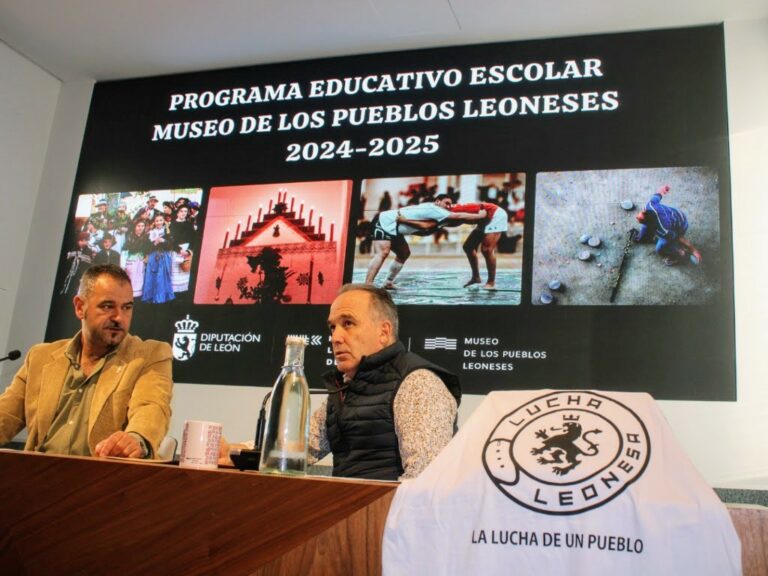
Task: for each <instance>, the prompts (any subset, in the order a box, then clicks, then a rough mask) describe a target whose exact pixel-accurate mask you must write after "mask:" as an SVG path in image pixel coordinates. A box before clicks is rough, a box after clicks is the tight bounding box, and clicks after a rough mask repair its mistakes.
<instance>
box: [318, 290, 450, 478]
mask: <svg viewBox="0 0 768 576" xmlns="http://www.w3.org/2000/svg"><path fill="white" fill-rule="evenodd" d="M328 327H329V329H330V331H331V347H332V349H333V355H334V358H335V360H336V370H334V371H333V372H329V373H328V374H326V375H325V383H326V386H327V388H328V391H329V395H328V399H327V400H326V402H324V403H323V405H322V406H321V407H320V408H319V409H318V410H317V411H315V413H314V414H313V415H312V420H311V425H310V456H311V457H313V458H316V459H320V458H322V457H324V456H325V455H326V454H328V453H329V452H332V453H333V475H334V476H348V477H354V478H368V479H378V480H398V479H404V478H414V477H416V476H418V475H419V474H420V473H421V471H422V470H424V469H425V468H426V467H427V465H428V464H429V463H430V462H431V461H432V459H433V458H434V457H435V456H437V454H438V453H439V452H440V450H442V448H443V447H444V446H445V445H446V444H448V442H449V441H450V440H451V438H452V437H453V433H454V431H455V426H456V413H457V409H458V404H459V401H460V400H461V389H460V387H459V381H458V378H456V376H454V375H453V374H451V373H450V372H448V371H447V370H445V369H443V368H441V367H439V366H436V365H435V364H432V363H430V362H428V361H426V360H424V359H423V358H421V357H419V356H417V355H416V354H412V353H410V352H408V351H406V349H405V346H403V344H402V343H401V342H400V341H399V340H398V338H397V330H398V319H397V309H396V308H395V304H394V302H392V298H391V297H390V295H389V294H388V292H387V291H386V290H384V289H381V288H376V287H374V286H372V285H369V284H347V285H345V286H343V287H342V288H341V290H340V291H339V294H338V296H337V297H336V299H335V300H334V301H333V303H332V304H331V310H330V314H329V315H328Z"/></svg>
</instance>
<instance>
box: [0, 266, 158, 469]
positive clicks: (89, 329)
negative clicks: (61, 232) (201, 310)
mask: <svg viewBox="0 0 768 576" xmlns="http://www.w3.org/2000/svg"><path fill="white" fill-rule="evenodd" d="M74 307H75V314H76V315H77V317H78V318H79V319H80V322H81V329H80V331H79V332H78V333H77V334H76V335H75V336H74V337H73V338H72V339H69V340H59V341H57V342H51V343H46V344H38V345H35V346H33V347H32V348H31V349H30V351H29V353H28V354H27V357H26V359H25V360H24V365H23V366H22V367H21V369H20V370H19V371H18V372H17V373H16V376H15V377H14V379H13V382H12V383H11V385H10V386H9V387H8V388H7V389H6V390H5V392H3V394H2V395H0V445H2V444H5V443H7V442H9V441H10V440H11V439H12V438H13V437H14V436H15V435H16V434H17V433H19V432H20V431H21V430H22V429H23V428H24V427H26V428H27V429H28V432H29V435H28V437H27V442H26V446H25V449H26V450H34V451H38V452H49V453H57V454H76V455H84V456H89V455H93V456H119V457H130V458H151V457H153V455H155V454H157V449H158V446H159V444H160V441H161V440H162V439H163V437H164V436H165V434H166V433H167V431H168V425H169V421H170V417H171V408H170V401H171V391H172V386H173V382H172V375H171V363H172V359H171V358H172V357H171V347H170V346H169V345H168V344H167V343H166V342H158V341H156V340H142V339H141V338H138V337H136V336H132V335H130V334H129V333H128V330H129V328H130V325H131V317H132V314H133V289H132V288H131V281H130V278H128V276H127V274H126V273H125V271H124V270H122V269H121V268H120V267H118V266H115V265H112V264H107V265H101V266H92V267H91V268H89V269H88V270H87V271H86V272H85V274H83V277H82V280H81V282H80V289H79V291H78V294H77V296H75V298H74Z"/></svg>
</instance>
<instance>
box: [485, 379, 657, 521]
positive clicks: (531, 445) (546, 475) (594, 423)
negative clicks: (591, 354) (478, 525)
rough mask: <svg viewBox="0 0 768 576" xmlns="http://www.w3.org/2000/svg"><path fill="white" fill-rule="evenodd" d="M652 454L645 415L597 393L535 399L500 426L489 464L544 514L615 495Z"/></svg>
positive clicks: (509, 490)
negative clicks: (644, 420) (642, 417)
mask: <svg viewBox="0 0 768 576" xmlns="http://www.w3.org/2000/svg"><path fill="white" fill-rule="evenodd" d="M650 454H651V444H650V439H649V437H648V431H647V430H646V428H645V424H643V422H642V420H640V418H639V417H638V416H637V414H635V413H634V412H633V411H632V410H630V409H629V408H627V407H626V406H625V405H624V404H622V403H621V402H617V401H616V400H614V399H612V398H609V397H608V396H604V395H602V394H596V393H594V392H584V391H561V392H552V393H550V394H545V395H544V396H539V397H538V398H534V399H533V400H531V401H530V402H528V403H526V404H523V405H522V406H520V407H519V408H517V409H516V410H515V411H514V412H512V413H510V414H507V415H506V416H504V418H502V419H501V421H500V422H499V423H498V424H497V425H496V428H495V429H494V430H493V432H491V435H490V436H489V437H488V440H487V442H486V444H485V450H484V451H483V465H484V466H485V470H486V472H487V473H488V475H489V476H490V477H491V479H492V480H493V482H494V484H496V486H497V487H498V488H499V489H500V490H501V491H502V492H504V494H506V495H507V496H508V497H509V498H511V499H512V500H514V501H515V502H517V503H518V504H520V505H522V506H525V507H526V508H529V509H531V510H534V511H537V512H542V513H544V514H578V513H580V512H585V511H587V510H591V509H593V508H597V507H598V506H602V505H603V504H605V503H606V502H608V501H610V500H612V499H613V498H615V497H616V496H618V495H619V494H621V493H622V492H623V491H624V489H625V488H626V487H627V486H629V485H630V484H631V483H632V482H634V481H635V480H637V479H638V478H639V477H640V475H642V473H643V472H644V471H645V468H646V466H647V465H648V460H649V458H650Z"/></svg>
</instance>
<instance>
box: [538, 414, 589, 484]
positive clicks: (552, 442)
mask: <svg viewBox="0 0 768 576" xmlns="http://www.w3.org/2000/svg"><path fill="white" fill-rule="evenodd" d="M550 430H551V431H553V432H557V431H558V430H562V432H561V433H560V434H556V435H554V436H549V434H547V431H546V430H543V429H542V430H539V431H537V432H536V437H537V438H540V439H542V440H543V442H542V443H541V446H539V447H538V448H531V454H533V455H534V456H537V455H539V454H545V453H548V454H549V458H547V457H545V456H541V457H540V458H537V459H536V462H538V463H539V464H545V465H546V464H566V465H565V466H553V467H552V472H554V473H555V474H557V475H558V476H565V475H566V474H568V473H569V472H570V471H571V470H573V469H574V468H576V466H578V465H579V464H581V460H579V456H597V454H598V453H599V445H598V444H595V443H593V442H590V441H589V440H587V436H592V435H593V434H600V433H601V432H602V430H600V429H599V428H595V429H594V430H589V431H587V432H584V433H583V434H582V432H581V430H582V429H581V425H579V424H578V423H577V422H570V421H566V422H565V423H564V424H563V426H562V428H556V427H553V428H551V429H550ZM579 439H582V440H583V441H584V442H585V443H586V444H587V445H588V446H589V448H587V450H586V451H585V450H584V449H583V448H580V447H579V446H577V445H576V441H577V440H579ZM563 458H565V460H563Z"/></svg>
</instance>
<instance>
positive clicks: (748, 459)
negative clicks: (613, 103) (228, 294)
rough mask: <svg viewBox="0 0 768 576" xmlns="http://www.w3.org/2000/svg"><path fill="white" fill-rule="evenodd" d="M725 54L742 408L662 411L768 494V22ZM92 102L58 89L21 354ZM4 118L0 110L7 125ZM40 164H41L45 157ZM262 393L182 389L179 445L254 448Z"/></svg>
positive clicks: (694, 443) (19, 326)
mask: <svg viewBox="0 0 768 576" xmlns="http://www.w3.org/2000/svg"><path fill="white" fill-rule="evenodd" d="M726 54H727V67H728V69H727V82H728V99H729V110H728V113H729V121H730V131H731V140H730V144H731V169H732V174H731V177H732V180H731V185H732V187H731V190H732V195H733V225H734V250H735V287H736V341H737V370H738V401H737V402H734V403H719V402H706V403H705V402H663V403H662V409H663V410H664V412H665V414H666V416H667V418H668V419H669V421H670V423H671V425H672V427H673V428H674V429H675V431H676V433H677V435H678V437H679V439H680V441H681V442H682V444H683V446H684V449H685V450H686V451H687V452H688V454H689V455H690V456H691V459H692V460H693V462H694V464H695V465H696V466H697V467H698V468H699V470H700V471H701V472H702V473H703V475H704V477H705V478H706V479H707V481H709V482H710V483H711V484H713V485H716V486H726V485H729V486H752V487H758V488H763V489H768V442H767V441H766V440H765V438H766V432H765V423H766V422H768V362H767V361H766V359H765V356H766V353H765V352H764V351H763V345H762V341H763V340H764V339H765V331H766V326H768V297H766V295H765V286H768V272H767V271H766V268H765V264H766V258H765V256H764V253H765V250H766V248H765V246H768V243H767V242H766V240H768V238H767V236H768V226H766V225H765V224H764V223H763V219H764V215H765V214H768V210H766V203H767V202H768V201H767V200H766V198H768V192H767V191H766V190H765V187H766V183H767V182H768V173H767V168H766V166H767V165H768V21H767V20H760V21H739V22H732V23H728V24H726ZM1 58H2V55H0V59H1ZM0 61H1V60H0ZM2 72H3V69H2V64H0V73H2ZM90 93H91V86H90V85H84V84H75V85H72V84H64V85H63V87H62V90H61V96H60V98H59V103H58V107H57V111H56V118H55V121H54V123H53V130H52V133H51V144H50V146H49V149H48V158H47V159H46V161H45V170H44V172H43V176H42V182H41V185H40V189H39V193H38V198H37V202H36V203H35V208H34V212H33V226H34V227H35V229H37V230H46V231H47V233H46V237H47V239H43V238H41V237H39V235H37V234H32V235H30V237H29V240H28V242H27V246H26V250H25V251H24V267H23V270H22V274H21V281H20V285H21V286H22V287H23V292H22V293H20V294H19V296H18V297H17V298H15V300H14V301H15V304H16V309H15V310H14V314H13V323H12V327H11V332H12V333H13V335H14V336H13V338H14V341H13V345H14V346H18V347H27V346H28V345H29V344H31V343H32V342H35V341H39V340H40V339H42V337H43V334H44V332H45V323H46V321H47V309H48V304H49V301H50V296H51V291H52V289H53V286H52V285H53V276H54V272H55V269H56V258H57V256H58V253H59V247H60V244H61V238H62V235H63V230H64V225H65V222H64V220H65V218H64V215H65V214H66V213H67V207H68V205H69V199H70V195H71V192H72V185H73V181H74V171H75V167H76V164H77V155H78V153H79V149H80V142H81V139H82V132H83V128H84V125H85V117H86V114H87V106H88V102H89V99H90ZM1 105H2V103H0V106H1ZM5 113H6V111H5V110H4V108H0V117H3V116H4V115H5ZM0 138H6V136H5V135H0ZM38 160H39V161H40V162H42V154H41V155H40V157H39V158H38ZM32 193H34V191H33V192H32ZM18 229H21V228H20V227H19V228H18ZM0 233H2V232H0ZM0 238H2V239H3V240H6V245H7V242H9V241H10V240H12V238H11V239H10V240H9V239H8V237H6V236H5V235H3V236H1V237H0ZM16 243H17V244H18V241H17V242H16ZM51 247H52V248H51ZM1 337H2V332H0V338H1ZM555 385H556V383H553V386H555ZM264 393H265V389H264V388H260V389H256V388H243V387H229V386H200V385H192V384H177V385H176V388H175V396H174V403H173V409H174V421H173V424H172V430H171V432H172V434H174V435H175V436H177V437H180V436H181V426H182V425H183V421H184V419H200V418H204V419H209V420H218V421H222V422H223V423H224V425H225V434H226V435H227V436H228V437H229V438H231V439H249V438H251V437H252V436H253V432H254V427H255V420H256V416H257V413H258V408H259V405H260V402H261V398H262V397H263V395H264ZM480 400H481V398H480V397H467V398H466V399H465V400H464V402H463V404H462V408H461V412H460V421H461V422H464V421H466V419H467V418H468V416H469V415H470V414H471V411H472V410H473V409H474V408H475V407H476V406H477V405H478V403H479V401H480Z"/></svg>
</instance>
